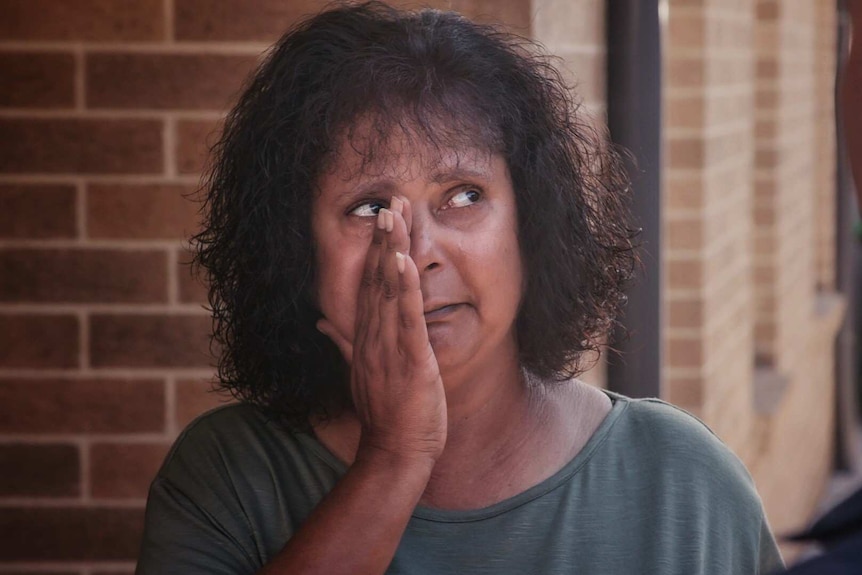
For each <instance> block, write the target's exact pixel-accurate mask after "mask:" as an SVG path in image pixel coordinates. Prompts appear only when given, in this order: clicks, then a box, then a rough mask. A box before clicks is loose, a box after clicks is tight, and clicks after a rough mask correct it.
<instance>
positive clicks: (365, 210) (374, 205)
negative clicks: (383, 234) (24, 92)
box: [350, 202, 386, 218]
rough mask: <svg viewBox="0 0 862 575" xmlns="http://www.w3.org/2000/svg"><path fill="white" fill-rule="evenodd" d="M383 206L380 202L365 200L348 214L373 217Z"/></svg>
mask: <svg viewBox="0 0 862 575" xmlns="http://www.w3.org/2000/svg"><path fill="white" fill-rule="evenodd" d="M385 207H386V206H384V205H383V203H382V202H365V203H364V204H361V205H358V206H356V207H355V208H353V209H352V210H350V215H353V216H358V217H360V218H373V217H376V216H377V214H378V213H379V212H380V210H381V209H383V208H385Z"/></svg>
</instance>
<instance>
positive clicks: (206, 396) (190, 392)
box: [176, 379, 234, 429]
mask: <svg viewBox="0 0 862 575" xmlns="http://www.w3.org/2000/svg"><path fill="white" fill-rule="evenodd" d="M176 394H177V396H176V410H177V411H176V424H177V428H178V429H182V428H183V427H185V426H186V425H188V424H189V423H191V422H192V420H193V419H194V418H196V417H197V416H199V415H200V414H202V413H205V412H207V411H209V410H210V409H214V408H216V407H219V406H221V405H226V404H228V403H232V402H233V401H234V400H233V398H232V397H231V396H230V395H227V394H226V393H223V392H222V393H218V392H216V391H214V390H213V384H212V382H211V381H207V380H203V379H188V380H180V381H178V382H177V385H176Z"/></svg>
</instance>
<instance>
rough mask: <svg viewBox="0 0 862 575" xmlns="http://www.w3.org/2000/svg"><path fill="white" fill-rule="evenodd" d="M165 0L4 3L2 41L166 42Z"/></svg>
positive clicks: (21, 0) (1, 0)
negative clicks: (163, 8)
mask: <svg viewBox="0 0 862 575" xmlns="http://www.w3.org/2000/svg"><path fill="white" fill-rule="evenodd" d="M162 1H163V0H123V1H122V3H121V5H118V3H117V0H75V1H74V2H62V1H57V0H0V14H3V17H2V18H0V39H3V40H49V41H63V40H87V41H122V42H133V41H146V40H161V39H162V38H164V34H165V32H164V18H163V11H162Z"/></svg>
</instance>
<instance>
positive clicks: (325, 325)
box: [317, 318, 353, 363]
mask: <svg viewBox="0 0 862 575" xmlns="http://www.w3.org/2000/svg"><path fill="white" fill-rule="evenodd" d="M317 331H319V332H320V333H322V334H323V335H325V336H326V337H328V338H329V339H331V340H332V341H333V343H335V345H336V346H338V349H339V350H341V355H343V356H344V359H345V360H346V361H347V363H351V362H352V361H353V344H351V343H350V342H349V341H348V340H347V339H346V338H345V337H343V336H342V335H341V334H340V333H338V331H336V329H335V326H334V325H332V323H331V322H330V321H329V320H328V319H325V318H324V319H319V320H317Z"/></svg>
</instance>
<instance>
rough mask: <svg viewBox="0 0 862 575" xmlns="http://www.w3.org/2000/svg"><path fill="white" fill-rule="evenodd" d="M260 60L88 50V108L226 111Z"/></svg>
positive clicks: (250, 57)
mask: <svg viewBox="0 0 862 575" xmlns="http://www.w3.org/2000/svg"><path fill="white" fill-rule="evenodd" d="M256 64H257V58H256V57H254V56H243V55H227V54H139V53H134V54H112V53H96V54H89V55H88V56H87V65H86V69H87V80H86V84H87V97H86V101H87V106H89V107H91V108H122V109H129V108H148V109H160V110H163V109H178V108H179V109H187V110H200V109H209V110H222V109H225V108H227V107H228V106H229V105H230V104H231V102H232V100H233V99H234V97H235V96H236V95H237V94H238V93H239V91H240V89H241V88H242V85H243V82H244V80H245V78H246V76H247V75H248V73H249V71H250V70H252V69H253V68H254V67H255V65H256Z"/></svg>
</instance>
